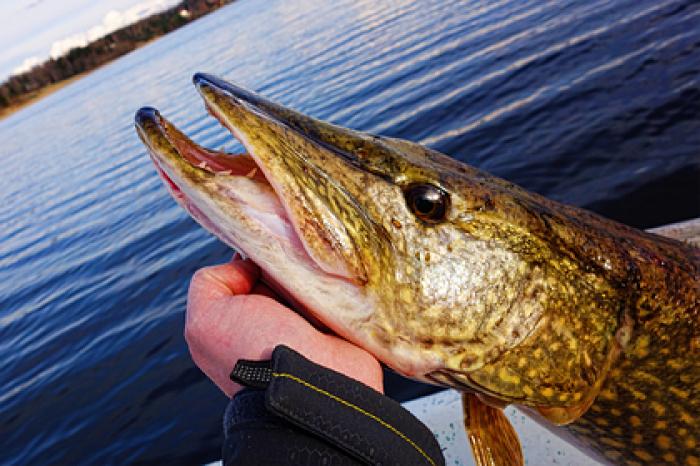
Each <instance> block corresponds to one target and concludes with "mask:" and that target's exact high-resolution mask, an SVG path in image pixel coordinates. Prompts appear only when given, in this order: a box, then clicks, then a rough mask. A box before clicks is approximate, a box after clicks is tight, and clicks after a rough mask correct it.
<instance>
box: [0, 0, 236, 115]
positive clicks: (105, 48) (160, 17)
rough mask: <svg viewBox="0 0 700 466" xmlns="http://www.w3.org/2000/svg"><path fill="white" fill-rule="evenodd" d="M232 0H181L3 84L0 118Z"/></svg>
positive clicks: (0, 84)
mask: <svg viewBox="0 0 700 466" xmlns="http://www.w3.org/2000/svg"><path fill="white" fill-rule="evenodd" d="M232 1H233V0H182V1H181V2H180V3H178V4H177V5H175V6H174V7H172V8H169V9H167V10H165V11H162V12H160V13H156V14H154V15H151V16H149V17H147V18H143V19H141V20H139V21H137V22H135V23H133V24H130V25H128V26H125V27H123V28H121V29H117V30H116V31H113V32H111V33H109V34H107V35H106V36H104V37H101V38H99V39H96V40H94V41H92V42H90V43H89V44H87V45H85V46H84V47H76V48H73V49H71V50H70V51H69V52H68V53H67V54H65V55H64V56H61V57H58V58H50V59H48V60H46V61H45V62H44V63H41V64H39V65H36V66H35V67H33V68H32V69H31V70H29V71H26V72H24V73H21V74H18V75H13V76H10V77H9V78H7V80H6V81H5V82H3V83H0V120H2V119H4V118H6V117H8V116H10V115H12V114H14V113H15V112H17V111H19V110H21V109H23V108H25V107H28V106H30V105H32V104H34V103H36V102H38V101H39V100H41V99H43V98H44V97H46V96H48V95H50V94H53V93H54V92H56V91H58V90H59V89H61V88H63V87H65V86H67V85H69V84H71V83H73V82H75V81H77V80H78V79H80V78H83V77H85V76H86V75H88V74H89V73H91V72H92V71H95V70H96V69H98V68H100V67H102V66H103V65H106V64H107V63H110V62H112V61H114V60H116V59H117V58H119V57H122V56H124V55H126V54H128V53H130V52H132V51H134V50H136V49H138V48H140V47H143V46H144V45H146V44H148V43H150V42H152V41H154V40H156V39H158V38H160V37H162V36H164V35H166V34H168V33H169V32H172V31H174V30H175V29H179V28H180V27H182V26H184V25H185V24H189V23H191V22H192V21H195V20H196V19H198V18H200V17H202V16H204V15H206V14H208V13H211V12H212V11H214V10H217V9H219V8H221V7H222V6H224V5H227V4H228V3H231V2H232Z"/></svg>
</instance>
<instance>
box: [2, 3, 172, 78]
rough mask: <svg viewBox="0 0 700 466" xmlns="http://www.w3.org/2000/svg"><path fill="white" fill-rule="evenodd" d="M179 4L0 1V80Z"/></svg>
mask: <svg viewBox="0 0 700 466" xmlns="http://www.w3.org/2000/svg"><path fill="white" fill-rule="evenodd" d="M177 3H179V0H0V81H4V80H5V79H6V78H7V77H8V76H9V75H10V74H15V73H21V72H22V71H24V70H26V69H29V68H31V67H32V66H33V65H35V64H38V63H41V62H43V61H44V60H46V59H48V58H49V57H51V56H53V57H54V58H55V57H58V56H60V55H62V54H63V53H65V52H67V51H68V50H70V49H71V48H72V47H76V46H80V45H85V44H86V43H87V42H89V41H90V40H94V39H97V38H98V37H102V36H104V35H105V34H107V33H109V32H111V31H113V30H115V29H118V28H120V27H122V26H124V25H126V24H130V23H133V22H134V21H136V20H138V19H140V18H143V17H145V16H148V15H151V14H153V13H156V12H158V11H162V10H164V9H166V8H168V7H170V6H173V5H176V4H177Z"/></svg>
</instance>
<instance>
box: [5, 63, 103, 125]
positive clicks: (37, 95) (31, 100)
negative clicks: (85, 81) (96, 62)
mask: <svg viewBox="0 0 700 466" xmlns="http://www.w3.org/2000/svg"><path fill="white" fill-rule="evenodd" d="M96 69H97V68H95V70H96ZM95 70H90V71H83V72H82V73H80V74H76V75H75V76H71V77H70V78H67V79H64V80H63V81H59V82H57V83H53V84H49V85H47V86H44V87H42V88H41V89H37V90H36V91H33V92H30V93H28V94H24V95H23V96H22V100H20V101H18V102H16V103H13V104H11V105H10V106H9V107H1V108H0V120H3V119H4V118H7V117H9V116H10V115H12V114H14V113H16V112H18V111H20V110H22V109H23V108H25V107H29V106H30V105H32V104H35V103H37V102H38V101H40V100H41V99H43V98H44V97H47V96H49V95H51V94H53V93H54V92H56V91H58V90H59V89H61V88H64V87H66V86H67V85H69V84H71V83H73V82H75V81H78V80H79V79H80V78H84V77H85V76H87V75H88V74H90V73H92V72H93V71H95Z"/></svg>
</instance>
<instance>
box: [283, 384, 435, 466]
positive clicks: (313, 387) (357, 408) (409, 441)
mask: <svg viewBox="0 0 700 466" xmlns="http://www.w3.org/2000/svg"><path fill="white" fill-rule="evenodd" d="M272 376H273V377H286V378H288V379H292V380H293V381H295V382H297V383H300V384H302V385H303V386H305V387H308V388H310V389H312V390H314V391H316V392H318V393H320V394H322V395H326V396H327V397H329V398H331V399H333V400H335V401H337V402H338V403H340V404H343V405H345V406H347V407H349V408H352V409H354V410H355V411H357V412H359V413H361V414H364V415H365V416H367V417H369V418H370V419H373V420H374V421H376V422H378V423H379V424H380V425H381V426H384V427H385V428H387V429H389V430H390V431H392V432H393V433H395V434H396V435H398V436H399V437H401V438H402V439H403V440H405V441H406V442H407V443H408V444H409V445H411V446H412V447H413V448H415V449H416V450H417V451H418V453H420V454H421V455H423V457H425V459H426V460H428V462H429V463H430V464H432V465H433V466H436V465H435V462H434V461H433V460H432V458H430V457H429V456H428V455H427V454H426V453H425V452H424V451H423V449H422V448H421V447H419V446H418V445H416V444H415V443H414V442H413V440H411V439H410V438H408V437H407V436H406V435H404V434H403V433H401V432H400V431H399V430H398V429H396V428H395V427H394V426H392V425H391V424H389V423H388V422H386V421H384V420H383V419H380V418H379V417H377V416H375V415H374V414H372V413H370V412H368V411H365V410H364V409H362V408H360V407H359V406H357V405H354V404H352V403H350V402H349V401H346V400H344V399H342V398H340V397H338V396H336V395H334V394H332V393H330V392H327V391H326V390H323V389H322V388H319V387H317V386H315V385H313V384H311V383H309V382H307V381H306V380H303V379H300V378H299V377H296V376H294V375H292V374H287V373H284V372H273V373H272Z"/></svg>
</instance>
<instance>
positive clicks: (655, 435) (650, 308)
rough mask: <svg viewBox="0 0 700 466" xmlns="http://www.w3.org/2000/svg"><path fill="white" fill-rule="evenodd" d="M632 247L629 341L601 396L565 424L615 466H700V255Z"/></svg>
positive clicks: (673, 248)
mask: <svg viewBox="0 0 700 466" xmlns="http://www.w3.org/2000/svg"><path fill="white" fill-rule="evenodd" d="M655 243H656V244H651V245H650V244H648V243H647V242H645V241H640V240H639V238H636V240H635V241H634V242H630V243H628V249H627V251H628V253H629V256H630V257H631V258H632V260H631V262H630V270H631V271H632V272H631V273H632V276H634V280H632V285H631V286H630V291H629V302H630V306H629V308H627V309H626V310H625V311H623V312H626V313H627V315H626V317H627V318H628V319H629V335H626V336H625V339H626V340H627V341H624V342H623V344H622V345H621V346H622V347H621V350H620V355H619V358H618V360H617V361H616V362H615V364H613V365H612V367H611V370H610V371H609V373H608V375H607V377H606V380H605V382H604V383H603V385H602V387H601V390H600V393H599V394H598V396H597V397H596V399H595V401H594V402H593V404H592V405H591V406H590V408H589V409H588V411H586V412H585V413H584V414H583V415H582V416H581V417H580V418H579V419H577V420H575V421H574V422H573V423H571V424H569V425H567V426H565V429H567V430H568V431H569V433H571V434H572V435H573V436H574V437H576V438H577V440H578V441H579V442H580V444H582V445H583V446H584V447H585V449H586V450H588V451H594V452H596V453H597V454H598V456H599V457H600V458H601V459H604V460H605V461H607V462H611V463H613V464H628V465H638V464H668V465H679V464H681V465H688V466H696V465H700V306H699V303H698V287H700V273H699V270H700V267H699V266H698V264H700V261H699V260H698V259H699V257H700V254H698V249H696V248H692V247H687V246H685V245H680V244H678V243H675V242H669V243H668V244H666V241H665V240H661V239H655Z"/></svg>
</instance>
